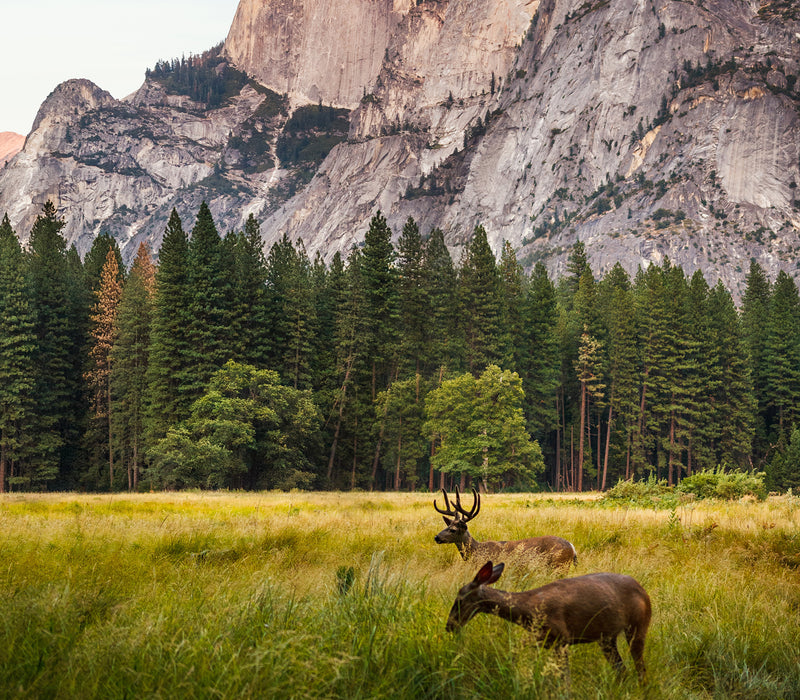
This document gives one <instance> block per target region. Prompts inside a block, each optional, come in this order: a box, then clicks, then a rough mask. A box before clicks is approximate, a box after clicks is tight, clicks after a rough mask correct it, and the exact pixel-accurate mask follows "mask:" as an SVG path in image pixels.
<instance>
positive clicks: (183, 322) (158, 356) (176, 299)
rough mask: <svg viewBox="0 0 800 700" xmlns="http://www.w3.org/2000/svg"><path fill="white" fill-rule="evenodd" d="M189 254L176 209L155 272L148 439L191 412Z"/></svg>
mask: <svg viewBox="0 0 800 700" xmlns="http://www.w3.org/2000/svg"><path fill="white" fill-rule="evenodd" d="M188 252H189V243H188V238H187V236H186V233H185V232H184V230H183V225H182V223H181V219H180V217H179V216H178V212H177V211H175V209H173V210H172V213H171V214H170V217H169V222H168V223H167V227H166V230H165V232H164V239H163V242H162V244H161V250H160V251H159V264H158V269H157V270H156V276H155V295H154V297H153V317H152V318H153V322H152V328H151V331H150V351H149V363H148V366H147V385H148V397H147V401H146V402H145V403H146V407H147V432H148V441H149V442H150V443H152V442H154V441H155V440H157V439H160V438H162V437H163V436H164V435H166V433H167V429H168V428H169V427H170V426H172V425H175V424H177V423H178V422H180V421H181V420H184V419H185V418H187V417H188V415H189V406H190V403H191V402H190V400H189V396H190V395H189V391H188V387H187V385H188V382H189V379H188V374H189V372H190V365H191V359H190V354H189V346H190V343H191V339H190V336H189V313H190V311H189V293H188V288H187V284H188V283H187V277H186V275H187V267H188Z"/></svg>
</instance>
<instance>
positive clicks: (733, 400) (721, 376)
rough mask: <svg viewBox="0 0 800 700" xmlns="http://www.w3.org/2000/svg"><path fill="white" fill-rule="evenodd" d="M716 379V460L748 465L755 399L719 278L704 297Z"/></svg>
mask: <svg viewBox="0 0 800 700" xmlns="http://www.w3.org/2000/svg"><path fill="white" fill-rule="evenodd" d="M708 306H709V320H710V330H711V334H712V345H713V347H714V348H715V349H716V359H717V363H718V369H717V376H718V381H717V382H716V384H715V387H716V391H715V394H714V396H713V398H712V400H713V405H714V406H715V407H717V410H716V413H717V416H716V421H715V425H716V428H717V434H716V435H715V436H714V442H715V446H716V460H715V461H716V464H732V465H736V466H738V467H740V468H748V467H749V460H750V455H751V451H752V442H753V438H754V432H755V414H756V401H755V395H754V392H753V384H752V380H751V377H750V366H749V363H748V358H747V350H746V345H745V340H744V336H743V332H742V328H741V323H740V320H739V317H738V315H737V313H736V308H735V307H734V305H733V299H731V295H730V292H728V290H727V289H725V287H724V286H723V284H722V282H721V281H719V282H717V284H716V285H715V286H714V288H713V289H712V290H711V293H710V295H709V300H708Z"/></svg>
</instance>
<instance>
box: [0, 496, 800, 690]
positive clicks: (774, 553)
mask: <svg viewBox="0 0 800 700" xmlns="http://www.w3.org/2000/svg"><path fill="white" fill-rule="evenodd" d="M798 501H800V499H792V498H786V497H784V498H781V499H775V498H771V499H768V500H767V501H765V502H763V503H758V502H747V503H744V502H741V503H740V502H737V503H727V502H726V503H715V502H705V501H696V502H692V503H690V504H687V505H686V506H685V507H679V508H675V509H673V510H671V511H670V510H667V511H665V510H654V509H637V508H609V507H608V506H607V505H605V506H603V507H600V505H599V504H598V503H596V502H595V501H593V500H592V499H591V498H588V499H587V498H584V499H575V498H556V497H548V496H542V495H530V494H513V495H491V496H486V497H484V499H483V507H482V509H481V514H480V516H479V517H478V518H477V519H476V520H475V521H474V522H473V523H472V524H471V526H470V530H471V531H472V532H473V534H474V535H475V536H476V537H477V538H479V539H492V538H494V539H513V538H518V537H525V536H530V535H536V534H546V533H547V534H559V535H562V536H564V537H567V538H568V539H570V540H571V541H572V542H573V543H574V544H575V546H576V547H577V549H578V553H579V564H578V569H577V571H574V572H571V575H572V574H581V573H590V572H593V571H619V572H623V573H629V574H631V575H633V576H634V577H636V578H637V579H638V580H639V581H640V582H641V583H642V584H643V585H644V586H645V588H646V589H647V590H648V592H649V593H650V596H651V599H652V602H653V611H654V612H653V622H652V625H651V630H650V634H649V636H648V641H647V646H646V651H645V658H646V661H647V665H648V671H649V680H648V684H647V686H646V687H645V688H640V687H639V686H638V684H637V682H636V680H635V678H634V677H632V676H630V677H625V678H622V679H618V678H617V677H616V675H615V674H614V673H613V671H612V669H611V667H610V666H609V664H608V663H607V662H606V661H605V659H604V658H603V656H602V654H601V653H600V651H599V649H598V648H597V645H585V646H582V647H573V648H572V650H571V651H570V679H569V681H568V680H567V678H566V677H565V675H564V672H563V668H561V666H560V664H559V662H558V658H557V657H556V656H555V655H554V654H552V653H551V652H548V651H546V650H542V649H540V648H539V647H538V646H537V645H535V644H534V643H532V641H531V639H530V635H528V634H527V633H526V632H525V631H524V630H522V629H521V628H519V627H516V626H513V625H509V624H508V623H506V622H504V621H502V620H499V619H498V618H495V617H492V616H487V615H482V616H478V617H477V618H475V619H474V620H473V621H472V622H470V623H469V624H468V625H467V626H466V627H465V628H464V629H463V630H462V631H461V632H459V633H456V634H448V633H446V632H445V630H444V623H445V620H446V617H447V613H448V611H449V609H450V606H451V604H452V602H453V598H454V596H455V592H456V591H457V589H458V588H459V587H460V586H461V585H463V584H464V583H466V582H467V581H468V580H470V579H471V578H472V577H473V576H474V574H475V571H476V570H477V568H478V566H479V565H480V564H481V563H482V562H473V563H463V562H461V560H460V559H459V557H458V555H457V552H456V549H455V547H454V546H452V545H441V546H440V545H436V544H435V543H434V541H433V536H434V535H435V534H436V532H437V531H438V530H439V529H441V526H442V523H441V519H440V518H439V516H438V515H437V514H436V513H435V512H434V510H433V508H432V507H431V496H428V495H414V494H399V495H396V494H337V493H324V494H322V493H313V494H309V493H298V494H273V493H260V494H238V493H180V494H148V495H136V496H119V495H115V496H75V495H8V496H4V497H2V498H1V499H0V531H2V537H1V538H0V611H2V612H1V613H0V697H14V698H16V697H19V698H74V697H81V698H169V699H170V700H175V699H176V698H348V699H360V698H383V697H385V698H448V700H453V699H457V698H487V697H498V698H499V697H510V698H517V697H537V698H538V697H541V698H567V697H577V698H582V697H586V698H626V697H630V698H639V697H647V698H681V699H683V698H748V699H749V698H796V697H800V667H798V663H797V653H798V652H797V650H798V649H800V625H798V618H799V617H800V616H799V613H800V573H799V572H800V569H798V564H800V556H799V553H800V540H798V535H797V533H798V530H800V528H799V527H798V526H799V525H800V522H799V521H800V502H798ZM553 577H554V574H553V573H551V572H548V571H544V570H533V571H528V570H521V569H519V567H516V568H514V567H512V566H509V567H508V570H507V571H506V572H505V573H504V575H503V577H502V578H501V579H500V581H499V582H498V583H497V587H499V588H503V589H507V590H523V589H525V588H531V587H535V586H538V585H541V584H543V583H545V582H547V581H549V580H552V578H553ZM620 647H621V649H622V653H623V657H624V658H625V659H626V660H627V661H628V662H630V657H629V655H628V653H627V648H626V646H625V644H624V642H621V643H620Z"/></svg>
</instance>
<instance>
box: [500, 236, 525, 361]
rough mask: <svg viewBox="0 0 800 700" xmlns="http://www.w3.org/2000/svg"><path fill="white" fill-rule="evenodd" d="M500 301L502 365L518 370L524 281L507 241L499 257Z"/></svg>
mask: <svg viewBox="0 0 800 700" xmlns="http://www.w3.org/2000/svg"><path fill="white" fill-rule="evenodd" d="M499 273H500V298H501V302H502V341H501V348H502V350H501V353H502V355H501V362H502V364H503V366H505V367H513V368H514V369H515V370H516V371H517V372H520V371H521V367H522V363H523V350H522V348H523V313H524V309H523V307H524V304H525V295H526V285H527V279H526V278H525V272H524V271H523V269H522V265H520V264H519V262H518V261H517V254H516V252H515V251H514V248H513V247H512V245H511V244H510V243H509V242H508V241H504V242H503V250H502V252H501V254H500V265H499Z"/></svg>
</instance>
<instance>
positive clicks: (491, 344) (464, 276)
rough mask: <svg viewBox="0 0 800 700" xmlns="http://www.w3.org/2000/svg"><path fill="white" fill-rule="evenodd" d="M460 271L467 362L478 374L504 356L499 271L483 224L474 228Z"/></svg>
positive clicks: (470, 369)
mask: <svg viewBox="0 0 800 700" xmlns="http://www.w3.org/2000/svg"><path fill="white" fill-rule="evenodd" d="M459 272H460V274H459V297H460V302H461V317H462V322H463V326H464V337H465V339H466V352H467V356H466V364H467V369H468V370H469V371H470V372H472V373H473V374H475V375H478V374H480V373H481V372H482V371H483V370H484V369H485V368H486V367H487V366H488V365H490V364H495V363H499V362H501V361H502V360H503V347H502V313H503V307H502V301H501V296H500V274H499V272H498V269H497V262H496V260H495V257H494V254H493V253H492V249H491V248H490V247H489V241H488V240H487V237H486V230H485V229H484V228H483V226H477V227H476V228H475V231H474V233H473V236H472V239H471V240H470V242H469V243H468V244H467V246H466V249H465V251H464V259H463V262H462V265H461V269H460V271H459Z"/></svg>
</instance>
